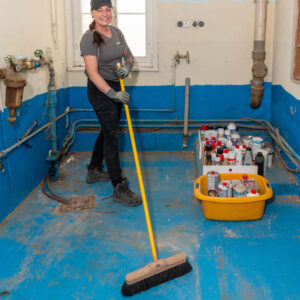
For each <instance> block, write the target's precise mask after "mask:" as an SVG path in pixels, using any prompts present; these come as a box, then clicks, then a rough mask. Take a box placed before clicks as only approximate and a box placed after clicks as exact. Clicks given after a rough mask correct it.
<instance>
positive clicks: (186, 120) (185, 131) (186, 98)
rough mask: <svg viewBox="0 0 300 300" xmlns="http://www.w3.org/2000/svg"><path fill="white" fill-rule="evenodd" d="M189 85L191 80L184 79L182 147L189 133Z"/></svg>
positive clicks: (185, 144)
mask: <svg viewBox="0 0 300 300" xmlns="http://www.w3.org/2000/svg"><path fill="white" fill-rule="evenodd" d="M190 85H191V79H190V78H186V79H185V96H184V121H183V123H184V126H183V145H182V146H183V147H187V143H188V141H187V139H188V131H189V107H190Z"/></svg>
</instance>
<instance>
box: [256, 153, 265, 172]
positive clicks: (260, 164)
mask: <svg viewBox="0 0 300 300" xmlns="http://www.w3.org/2000/svg"><path fill="white" fill-rule="evenodd" d="M264 161H265V159H264V156H263V154H262V153H261V152H258V153H257V154H256V156H255V164H256V165H257V167H258V171H257V174H258V175H261V176H264Z"/></svg>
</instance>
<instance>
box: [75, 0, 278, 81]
mask: <svg viewBox="0 0 300 300" xmlns="http://www.w3.org/2000/svg"><path fill="white" fill-rule="evenodd" d="M274 11H275V2H273V1H272V2H270V3H269V5H268V22H267V26H268V29H267V40H266V51H267V58H266V63H267V65H268V68H269V74H268V76H267V78H266V80H267V81H271V74H272V64H271V62H272V45H273V29H274V26H273V22H274ZM254 13H255V4H254V3H253V0H245V1H237V0H210V1H203V0H194V1H170V0H169V1H165V0H164V1H158V49H159V51H158V52H159V71H158V72H140V73H134V74H133V76H132V79H131V80H130V79H129V80H127V82H126V83H127V84H128V85H168V84H171V83H172V78H173V69H172V59H173V57H174V56H175V54H176V51H177V50H178V51H179V53H180V54H185V53H186V51H189V53H190V58H191V63H190V64H187V63H186V62H185V60H181V62H180V65H178V66H177V70H176V78H177V79H176V84H177V85H184V80H185V77H191V83H192V84H248V83H250V79H251V76H252V74H251V68H252V54H251V52H252V49H253V38H254ZM179 20H189V21H192V20H199V21H204V22H205V26H204V27H202V28H178V27H177V26H176V24H177V21H179ZM85 82H86V78H85V77H84V75H83V74H82V72H73V73H69V84H70V85H78V86H82V85H84V84H85Z"/></svg>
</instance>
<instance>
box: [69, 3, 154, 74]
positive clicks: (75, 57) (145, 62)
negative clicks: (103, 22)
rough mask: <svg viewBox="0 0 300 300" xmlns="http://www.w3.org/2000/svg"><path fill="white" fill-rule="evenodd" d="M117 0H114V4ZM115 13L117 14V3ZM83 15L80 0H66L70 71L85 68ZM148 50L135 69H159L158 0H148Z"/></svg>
mask: <svg viewBox="0 0 300 300" xmlns="http://www.w3.org/2000/svg"><path fill="white" fill-rule="evenodd" d="M116 1H117V0H114V1H113V5H114V4H115V2H116ZM114 14H116V6H115V5H114ZM81 15H82V13H81V5H80V0H65V20H66V51H67V52H66V53H67V70H68V71H82V70H84V64H83V60H82V59H81V56H80V39H81ZM116 21H117V16H115V20H113V21H112V24H116ZM125 38H126V37H125ZM146 52H147V56H148V57H147V56H146V59H145V58H144V57H143V58H139V57H137V58H136V59H135V63H134V67H133V71H158V46H157V0H146Z"/></svg>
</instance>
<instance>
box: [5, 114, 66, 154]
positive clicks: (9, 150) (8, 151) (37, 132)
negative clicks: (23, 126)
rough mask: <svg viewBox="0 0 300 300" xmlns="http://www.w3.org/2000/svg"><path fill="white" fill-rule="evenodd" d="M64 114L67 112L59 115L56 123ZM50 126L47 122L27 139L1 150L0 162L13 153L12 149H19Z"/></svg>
mask: <svg viewBox="0 0 300 300" xmlns="http://www.w3.org/2000/svg"><path fill="white" fill-rule="evenodd" d="M66 114H68V112H67V111H65V112H63V113H62V114H61V115H59V116H58V117H57V118H56V121H58V120H59V119H61V118H63V117H64V116H65V115H66ZM49 125H50V122H48V123H47V124H45V125H44V126H42V127H41V128H39V129H38V130H36V131H35V132H33V133H32V134H30V135H28V136H27V137H25V138H23V139H21V140H20V141H18V142H17V143H15V144H14V145H12V146H11V147H9V148H7V149H5V150H2V151H1V152H0V160H1V159H3V158H6V157H7V155H8V154H9V153H10V152H11V151H13V150H14V149H16V148H18V147H20V146H21V145H22V144H24V143H25V142H26V141H28V140H30V139H31V138H33V137H34V136H36V135H37V134H39V133H40V132H41V131H43V130H45V129H46V128H48V127H49Z"/></svg>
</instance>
